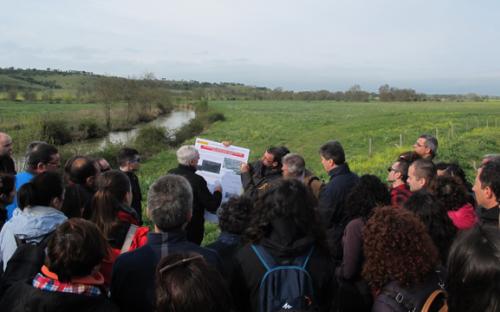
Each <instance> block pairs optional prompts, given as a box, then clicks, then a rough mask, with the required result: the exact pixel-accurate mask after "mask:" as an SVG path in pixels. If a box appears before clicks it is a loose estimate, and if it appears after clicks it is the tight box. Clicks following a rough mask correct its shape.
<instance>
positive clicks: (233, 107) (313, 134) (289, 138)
mask: <svg viewBox="0 0 500 312" xmlns="http://www.w3.org/2000/svg"><path fill="white" fill-rule="evenodd" d="M210 105H211V106H212V108H214V109H215V110H218V111H220V112H223V113H224V115H225V117H226V121H224V122H217V123H215V124H213V125H212V126H211V127H210V129H207V130H206V131H205V132H204V133H203V134H202V136H203V137H204V138H207V139H211V140H215V141H222V140H230V141H232V142H233V144H235V145H239V146H244V147H248V148H250V150H251V154H250V158H251V160H255V159H257V158H259V157H260V156H261V154H262V153H263V151H264V150H265V149H266V147H268V146H270V145H286V146H287V147H288V148H289V149H290V150H291V151H293V152H297V153H299V154H301V155H303V156H304V157H305V159H306V164H307V166H308V168H310V169H311V170H313V171H314V172H315V173H316V174H317V175H319V176H321V177H322V178H325V179H326V173H324V172H323V169H322V167H321V163H320V161H319V155H318V149H319V147H320V146H321V144H323V143H325V142H326V141H328V140H333V139H336V140H339V141H340V142H341V143H342V145H343V146H344V149H345V151H346V158H347V161H348V163H349V165H350V167H351V169H352V170H354V171H355V172H357V173H358V174H366V173H370V174H375V175H378V176H379V177H381V178H385V176H386V168H387V167H388V166H389V165H390V164H391V161H393V160H394V159H395V158H396V157H397V156H398V155H399V154H400V153H401V152H403V151H407V150H410V149H411V148H412V145H413V143H414V142H415V140H416V138H417V137H418V135H420V134H422V133H430V134H433V135H436V134H437V137H438V140H439V150H438V157H437V160H438V161H456V162H458V163H459V164H460V165H461V166H463V167H464V168H465V169H466V171H467V173H468V176H469V178H472V177H473V176H474V163H476V164H477V163H479V162H480V161H481V158H482V157H483V155H484V154H488V153H498V152H499V151H500V135H498V130H499V128H498V123H499V122H500V101H489V102H477V103H475V102H474V103H473V102H419V103H379V102H370V103H344V102H298V101H278V102H273V101H224V102H222V101H220V102H211V103H210ZM370 141H371V149H370ZM192 142H194V140H191V142H189V143H192ZM400 143H402V145H400ZM173 153H174V151H165V152H163V153H160V154H159V155H158V156H156V157H153V159H152V160H150V162H148V163H146V164H145V165H144V172H154V173H157V175H160V174H162V173H164V172H165V171H166V170H167V169H168V168H170V167H172V166H174V165H175V157H174V155H173ZM150 168H154V169H150ZM147 178H148V179H151V178H152V176H151V175H149V174H147ZM153 179H154V178H153Z"/></svg>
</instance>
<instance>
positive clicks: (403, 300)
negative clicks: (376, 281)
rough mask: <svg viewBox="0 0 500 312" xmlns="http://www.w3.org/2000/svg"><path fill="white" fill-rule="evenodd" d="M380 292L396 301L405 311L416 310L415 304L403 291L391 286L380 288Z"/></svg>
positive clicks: (412, 311)
mask: <svg viewBox="0 0 500 312" xmlns="http://www.w3.org/2000/svg"><path fill="white" fill-rule="evenodd" d="M382 292H383V293H384V294H385V295H386V296H388V297H389V298H391V299H393V300H394V301H396V303H397V304H398V305H401V306H402V307H403V308H404V309H405V310H406V311H409V312H415V311H416V308H417V307H416V305H415V304H414V303H413V302H412V301H411V300H410V299H409V298H407V296H406V295H405V294H404V293H403V292H401V291H398V290H397V289H395V288H392V287H391V288H389V289H384V290H382Z"/></svg>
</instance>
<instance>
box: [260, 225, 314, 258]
mask: <svg viewBox="0 0 500 312" xmlns="http://www.w3.org/2000/svg"><path fill="white" fill-rule="evenodd" d="M271 228H272V229H271V231H270V233H269V235H267V236H266V237H264V238H263V239H262V241H261V242H260V244H261V245H262V246H264V247H266V248H267V250H268V251H269V253H270V254H271V255H272V256H273V257H276V258H280V259H285V258H295V257H297V256H300V255H303V254H304V253H306V252H307V251H308V250H309V249H310V248H311V246H312V245H314V241H315V240H314V237H312V236H309V235H306V234H304V233H302V232H301V231H300V230H299V229H297V227H296V226H295V225H294V223H293V221H292V220H289V219H284V218H279V219H276V220H274V221H273V222H271Z"/></svg>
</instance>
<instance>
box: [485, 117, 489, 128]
mask: <svg viewBox="0 0 500 312" xmlns="http://www.w3.org/2000/svg"><path fill="white" fill-rule="evenodd" d="M489 122H490V119H489V118H486V128H489V127H490V123H489Z"/></svg>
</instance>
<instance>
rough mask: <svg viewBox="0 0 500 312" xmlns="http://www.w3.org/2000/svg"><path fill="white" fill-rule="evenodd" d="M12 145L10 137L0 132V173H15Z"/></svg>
mask: <svg viewBox="0 0 500 312" xmlns="http://www.w3.org/2000/svg"><path fill="white" fill-rule="evenodd" d="M12 147H13V144H12V138H11V137H10V136H9V135H8V134H7V133H5V132H0V173H7V174H16V168H15V164H14V160H13V159H12Z"/></svg>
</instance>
